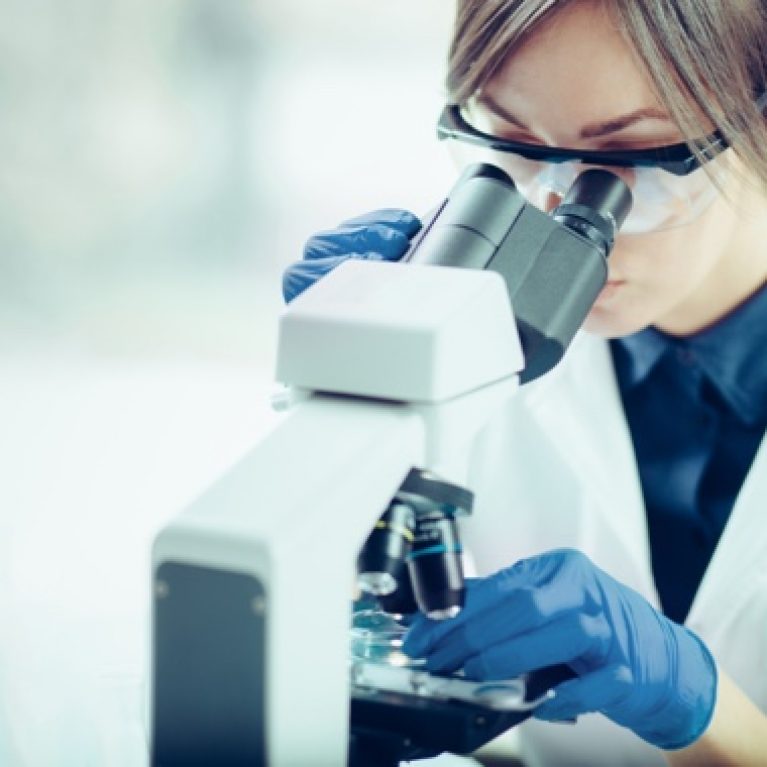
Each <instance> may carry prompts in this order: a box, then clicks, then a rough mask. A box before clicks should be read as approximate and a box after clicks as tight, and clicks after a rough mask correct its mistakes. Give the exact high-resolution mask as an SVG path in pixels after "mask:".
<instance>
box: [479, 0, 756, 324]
mask: <svg viewBox="0 0 767 767" xmlns="http://www.w3.org/2000/svg"><path fill="white" fill-rule="evenodd" d="M482 93H483V96H485V97H487V102H486V103H492V104H494V105H497V106H498V107H500V111H502V112H503V113H505V115H506V116H507V117H513V118H514V122H513V123H512V122H509V120H508V119H506V117H501V116H500V115H499V114H497V113H496V114H493V115H491V116H490V119H492V120H493V121H494V126H497V127H496V129H495V132H498V131H502V132H503V134H504V135H505V136H506V137H508V138H513V139H517V140H520V141H526V142H532V143H542V144H546V145H551V146H562V147H577V148H587V149H597V150H599V149H604V150H607V149H632V148H635V149H639V148H647V147H650V146H662V145H664V144H673V143H678V142H680V141H683V140H684V139H683V136H682V135H681V133H680V132H679V130H678V129H677V127H676V126H675V125H674V123H673V122H672V121H671V120H670V118H669V117H668V115H667V112H666V110H665V109H664V107H663V106H662V105H661V103H660V102H659V101H658V99H657V98H656V97H655V95H654V94H653V91H652V87H651V85H650V81H649V79H648V77H647V75H646V74H645V72H644V71H643V70H642V68H641V66H640V65H639V64H638V63H637V61H636V60H635V57H634V56H633V53H632V50H631V49H630V47H629V46H628V44H627V43H626V42H625V41H624V39H623V37H622V36H621V34H620V32H619V31H618V30H617V29H616V27H615V24H614V22H613V20H612V19H610V17H609V16H608V14H607V13H605V11H604V10H603V8H602V5H601V3H598V2H595V3H592V2H576V3H572V4H570V5H568V6H567V7H566V8H565V9H564V10H562V11H561V12H559V13H558V14H556V15H555V16H554V17H553V18H552V19H551V20H550V21H548V22H546V24H545V25H542V26H541V27H540V28H539V29H538V30H536V31H535V33H534V34H533V35H532V36H531V38H530V39H529V41H527V42H526V43H525V44H524V45H523V46H522V47H521V48H520V49H519V50H518V51H516V52H515V53H514V55H513V56H512V57H510V59H509V61H508V62H507V63H506V64H505V66H504V67H503V68H502V69H501V70H500V71H499V73H498V74H497V75H496V76H495V77H494V78H493V79H492V80H491V81H490V83H488V85H486V86H485V87H484V88H483V91H482ZM483 108H487V107H483ZM499 123H500V124H499ZM722 159H723V160H724V162H725V163H730V164H733V165H734V157H733V153H732V151H728V152H726V153H725V155H724V156H723V158H722ZM717 162H721V161H717ZM696 173H697V174H702V173H704V171H702V170H698V171H696ZM707 183H711V182H710V181H707ZM725 183H726V184H727V185H728V192H729V195H728V196H729V198H730V201H729V202H728V200H726V199H725V198H724V197H723V196H722V195H721V194H717V195H716V196H715V198H714V201H713V202H712V203H711V204H709V205H708V206H707V207H706V208H705V209H704V210H703V212H702V213H700V214H699V215H698V216H697V218H695V219H694V220H693V221H692V222H691V223H687V224H684V225H683V226H679V227H677V228H673V229H669V230H667V231H659V232H652V233H647V234H635V235H619V236H618V238H617V241H616V245H615V248H614V250H613V253H612V255H611V256H610V259H609V277H608V285H607V286H606V288H605V290H603V291H602V293H601V294H600V296H599V298H598V299H597V302H596V304H595V305H594V307H593V309H592V311H591V312H590V314H589V316H588V318H587V321H586V325H585V327H586V329H588V330H590V331H591V332H594V333H597V334H599V335H603V336H606V337H616V336H622V335H627V334H629V333H633V332H636V331H637V330H640V329H642V328H644V327H647V326H648V325H655V326H658V327H660V328H662V329H664V330H667V331H668V332H670V333H675V334H680V335H683V334H686V333H690V332H694V331H695V330H697V329H699V328H701V327H704V326H705V325H707V324H710V323H711V322H713V321H715V320H716V319H718V318H719V317H720V316H722V315H723V314H725V313H726V312H727V311H728V310H729V309H731V308H732V307H734V306H735V305H737V304H738V303H740V302H741V301H742V300H744V299H745V298H746V297H747V296H748V295H750V293H752V292H753V291H754V290H755V289H756V288H757V287H759V285H760V284H762V282H764V280H765V278H767V227H766V226H765V224H764V223H762V222H763V221H765V220H767V216H766V215H765V214H766V213H767V206H765V202H764V200H763V198H762V197H761V196H760V195H759V194H758V193H756V192H755V191H753V189H752V188H751V187H750V186H749V187H747V185H745V184H744V183H743V181H742V179H741V177H740V176H737V175H736V174H734V173H733V172H730V173H729V174H728V176H727V177H726V182H725ZM557 201H558V200H557V199H552V200H551V201H549V205H550V206H553V205H554V204H556V202H557Z"/></svg>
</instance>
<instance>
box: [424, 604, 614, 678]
mask: <svg viewBox="0 0 767 767" xmlns="http://www.w3.org/2000/svg"><path fill="white" fill-rule="evenodd" d="M611 639H612V633H611V631H610V629H609V627H608V625H607V623H606V622H605V621H604V620H603V619H602V618H601V616H592V615H585V614H583V613H568V614H565V615H562V616H560V617H557V618H555V619H554V620H552V621H550V622H548V623H546V624H545V625H543V626H541V627H540V628H538V629H535V630H533V631H530V632H529V633H527V634H522V635H520V636H515V637H513V638H511V639H506V640H504V641H501V642H499V643H497V644H494V645H492V646H488V647H486V648H485V649H483V650H482V651H480V652H479V653H476V654H474V655H473V657H470V658H467V659H466V660H465V663H464V665H463V669H464V672H465V674H466V676H467V677H469V678H470V679H478V680H486V679H511V678H513V677H517V676H519V675H520V674H525V673H527V672H530V671H536V670H537V669H541V668H545V667H546V666H553V665H555V664H558V663H575V662H578V664H579V665H580V664H581V663H584V662H585V663H587V664H588V665H589V666H593V665H594V664H598V663H600V662H601V661H602V659H603V658H604V657H606V655H607V652H608V649H609V645H610V641H611ZM434 657H435V658H436V656H434ZM430 660H431V659H430ZM427 667H428V666H427Z"/></svg>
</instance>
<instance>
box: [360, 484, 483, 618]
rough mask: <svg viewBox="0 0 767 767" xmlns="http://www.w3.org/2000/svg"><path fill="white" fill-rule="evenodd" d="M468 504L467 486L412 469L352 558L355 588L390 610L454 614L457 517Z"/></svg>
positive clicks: (458, 594)
mask: <svg viewBox="0 0 767 767" xmlns="http://www.w3.org/2000/svg"><path fill="white" fill-rule="evenodd" d="M472 504H473V495H472V493H470V492H469V491H468V490H466V489H464V488H462V487H459V486H458V485H452V484H450V483H449V482H444V481H442V480H440V479H437V478H436V477H434V476H433V475H431V474H429V473H428V472H425V471H422V470H420V469H413V470H411V471H410V473H409V474H408V476H407V477H406V478H405V481H404V482H403V484H402V486H401V487H400V489H399V491H398V492H397V494H396V495H395V497H394V499H393V500H392V502H391V503H390V504H389V507H388V508H387V509H386V511H385V512H384V513H383V515H382V516H381V518H380V519H379V521H378V522H377V523H376V525H375V527H374V528H373V531H372V532H371V533H370V535H369V536H368V539H367V541H366V542H365V545H364V546H363V547H362V550H361V552H360V554H359V557H358V558H357V573H358V575H357V584H358V586H359V588H360V589H361V590H362V591H364V592H365V593H367V594H370V595H372V596H375V597H376V598H377V599H378V602H379V604H380V605H381V607H382V609H383V610H385V611H386V612H389V613H403V614H407V613H413V612H416V611H417V610H420V611H421V612H423V613H424V614H425V615H427V616H428V617H429V618H432V619H433V620H442V619H445V618H452V617H453V616H455V615H457V614H458V613H459V612H460V610H461V608H462V607H463V599H464V582H463V566H462V563H461V555H462V553H463V550H462V547H461V542H460V539H459V537H458V527H457V524H456V517H457V516H460V515H464V514H469V513H470V512H471V508H472Z"/></svg>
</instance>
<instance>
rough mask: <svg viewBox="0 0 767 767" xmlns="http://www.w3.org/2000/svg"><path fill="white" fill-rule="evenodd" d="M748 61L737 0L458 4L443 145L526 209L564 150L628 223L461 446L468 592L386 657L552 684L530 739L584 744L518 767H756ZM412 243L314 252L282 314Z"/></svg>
mask: <svg viewBox="0 0 767 767" xmlns="http://www.w3.org/2000/svg"><path fill="white" fill-rule="evenodd" d="M765 41H767V8H764V7H763V5H762V3H761V2H758V1H757V0H740V1H739V2H732V3H730V2H728V3H700V2H697V1H696V0H647V2H641V3H638V2H633V0H612V1H608V0H605V1H601V2H600V1H599V0H577V1H573V0H570V1H568V0H560V2H553V1H552V0H516V1H514V0H481V1H480V0H460V2H459V3H458V12H457V18H456V25H455V36H454V40H453V44H452V47H451V57H450V69H449V75H448V91H449V100H450V103H451V104H453V105H455V108H453V109H448V110H447V111H446V113H445V115H443V121H442V129H443V133H444V134H447V135H450V136H452V137H454V138H456V139H458V143H461V142H463V143H467V144H468V143H470V142H475V143H477V142H479V143H480V144H481V143H482V134H491V135H493V136H496V137H498V138H500V139H503V142H500V143H499V142H496V144H497V145H498V146H496V148H495V149H493V150H492V151H491V152H490V158H491V159H492V161H494V162H496V163H498V164H499V165H502V166H505V167H507V169H508V170H509V172H510V173H511V175H512V176H513V177H514V178H515V180H516V181H517V184H518V186H519V187H520V189H521V190H522V191H523V192H524V193H525V194H526V195H527V196H528V198H529V199H530V200H531V201H532V202H534V203H535V204H537V205H539V206H541V207H545V208H549V207H551V206H553V205H555V204H556V203H557V201H558V199H559V198H560V195H561V193H562V191H563V189H564V188H566V186H567V184H568V183H569V182H570V181H571V180H572V177H574V175H575V173H577V172H578V171H579V170H581V169H582V168H583V167H584V165H583V164H580V165H579V164H577V163H572V162H571V163H565V164H562V163H561V162H554V160H561V159H562V156H561V155H562V153H560V156H557V153H556V150H559V149H561V148H569V149H576V150H579V152H581V153H582V152H583V151H588V152H590V154H587V155H586V157H585V158H582V159H587V160H588V164H589V165H595V166H599V165H604V166H607V167H608V168H610V169H613V170H614V171H615V172H617V173H618V174H619V175H621V176H622V177H624V178H625V179H626V180H627V183H629V185H630V186H631V187H632V189H633V192H634V197H635V206H634V210H633V212H632V216H631V217H630V218H629V220H628V221H627V223H626V226H625V228H624V232H623V233H622V234H621V235H619V237H618V239H617V243H616V247H615V250H614V251H613V254H612V255H611V257H610V262H609V279H608V285H607V286H606V288H605V289H604V290H603V292H602V293H601V294H600V296H599V298H598V299H597V302H596V304H595V305H594V307H593V309H592V311H591V313H590V315H589V317H588V319H587V321H586V325H585V329H586V330H587V331H588V333H586V334H582V335H581V337H579V339H577V340H576V342H575V343H574V344H573V346H572V347H571V349H570V351H569V353H568V355H567V356H566V358H565V360H564V361H563V362H562V363H561V364H560V365H559V366H558V367H557V368H556V369H555V370H554V371H553V372H552V373H551V374H550V375H548V376H546V377H545V378H543V379H542V380H541V381H540V382H537V383H535V384H532V385H530V386H528V387H526V389H524V390H523V392H522V395H521V396H519V397H517V398H516V399H515V400H514V401H513V402H512V403H511V404H510V405H509V407H508V408H507V410H506V411H505V412H504V413H503V414H501V415H500V416H499V417H498V418H497V419H496V420H495V421H494V422H493V424H492V425H491V426H490V427H489V428H488V429H487V430H486V431H485V432H484V433H483V435H482V437H481V438H480V440H479V442H478V444H477V448H476V450H475V452H474V456H475V467H474V471H473V481H472V488H473V489H474V490H475V491H476V493H477V499H478V505H479V508H477V509H476V512H475V515H474V518H473V521H472V523H471V525H472V526H469V527H468V528H467V531H466V539H467V541H468V543H469V546H470V549H471V550H472V553H473V555H474V557H475V559H476V561H477V566H478V568H479V570H480V572H481V573H482V574H486V575H488V577H486V578H483V579H480V580H478V581H477V582H475V583H473V584H472V587H471V589H470V592H469V594H468V597H467V605H466V608H465V609H464V611H463V613H462V614H461V615H460V616H459V617H458V618H456V619H454V620H452V621H447V622H444V623H441V624H435V623H431V622H429V621H426V620H425V619H419V620H418V621H416V624H415V625H414V626H413V628H412V629H411V632H410V635H409V637H408V641H407V643H406V648H405V649H406V650H407V651H409V652H411V653H412V654H415V655H423V656H425V657H426V658H427V659H428V664H429V668H431V669H433V670H437V671H450V670H454V669H458V668H463V669H464V671H465V673H466V674H467V675H469V676H472V677H475V678H478V679H494V678H503V677H505V676H511V675H514V674H519V673H523V672H526V671H530V670H532V669H535V668H539V667H542V666H546V665H550V664H553V663H560V662H563V663H568V664H569V665H570V666H571V668H572V669H573V670H574V672H575V673H576V675H577V677H576V679H574V680H572V681H568V682H565V683H563V684H562V685H560V686H559V687H558V688H557V689H556V694H555V696H554V698H553V699H552V700H550V701H548V702H547V703H545V704H544V705H543V706H541V707H540V708H539V709H538V710H537V711H536V718H537V719H546V720H572V719H574V718H576V717H580V718H579V719H578V723H577V724H576V725H575V726H574V727H569V728H568V727H553V726H552V725H550V724H548V723H543V722H541V721H535V720H532V721H530V722H528V723H526V724H524V725H522V726H521V727H520V728H519V731H520V735H521V738H522V742H523V748H524V752H525V756H526V760H527V761H528V762H529V763H530V764H539V763H540V764H552V765H560V764H588V765H596V764H610V765H618V764H635V765H649V764H655V763H659V764H662V763H664V759H665V760H667V761H669V762H671V763H672V764H674V765H687V764H690V765H692V764H695V765H698V764H707V763H710V764H754V765H756V764H764V763H765V760H766V759H767V716H765V713H764V712H765V711H767V567H765V563H766V562H767V520H765V518H764V506H765V504H764V500H763V499H764V498H766V497H767V495H765V494H767V455H765V451H764V450H762V451H761V454H760V453H759V446H760V443H761V441H762V437H763V435H764V432H765V427H766V426H767V355H765V353H764V351H763V350H764V348H765V342H767V289H765V288H764V285H765V282H766V281H767V215H765V214H766V213H767V197H765V192H764V190H765V189H766V188H767V152H765V151H764V150H763V148H764V147H767V126H766V125H765V119H764V117H763V115H762V107H763V103H764V101H765V99H763V98H761V97H762V96H763V94H764V89H765V85H764V84H765V83H767V78H766V77H765V69H766V67H765V47H766V46H765V44H764V43H765ZM486 143H487V142H486ZM680 143H686V144H687V146H688V147H689V150H690V151H689V152H687V155H688V157H687V158H686V159H684V158H683V160H679V158H680V156H681V155H680V153H679V147H678V146H676V148H675V149H674V150H668V149H666V148H667V147H669V146H675V145H678V144H680ZM525 145H526V146H525ZM727 147H729V148H727ZM541 148H543V149H541ZM659 148H660V151H659ZM544 149H545V150H546V151H544ZM548 150H551V151H548ZM639 150H641V151H640V153H639V154H632V152H637V151H639ZM684 153H685V152H682V154H684ZM564 154H565V155H566V152H565V153H564ZM574 154H575V155H578V153H577V152H576V153H574ZM672 160H674V162H676V163H677V166H678V164H679V162H681V164H682V166H684V167H683V168H682V170H689V171H690V172H688V173H682V174H681V175H678V173H679V171H680V168H679V167H676V166H675V167H672V165H673V163H672V162H671V161H672ZM418 228H419V222H418V221H417V220H416V219H415V217H414V216H412V215H411V214H408V213H407V212H404V211H382V212H379V213H377V214H371V215H369V216H367V217H362V218H359V219H354V220H352V221H351V222H347V224H346V225H344V226H342V227H340V228H339V229H337V230H334V231H332V232H327V233H324V234H321V235H318V236H317V237H315V238H313V239H312V240H311V241H310V242H309V243H308V245H307V249H306V253H305V259H304V261H302V262H301V263H299V264H296V265H294V266H293V267H291V268H290V269H289V270H288V271H287V272H286V277H285V294H286V297H287V298H288V299H291V298H292V297H294V296H295V295H297V293H299V292H300V291H301V290H302V289H303V288H305V287H306V286H308V285H309V284H311V283H312V282H313V281H314V280H316V279H317V278H318V277H320V276H321V275H322V274H324V273H326V272H327V271H328V270H329V269H331V268H333V266H335V265H336V264H337V263H339V262H340V261H342V260H344V259H346V258H349V257H357V258H387V259H391V260H394V259H397V258H399V257H400V256H401V255H402V254H403V253H404V251H405V249H406V248H407V245H408V242H409V238H410V237H412V235H413V234H414V233H415V231H417V229H418ZM607 339H612V340H609V341H608V340H607ZM563 497H568V498H569V499H570V501H569V502H568V503H567V504H566V506H567V507H566V508H563V502H562V499H563ZM560 547H567V548H566V549H562V548H560ZM517 560H519V561H517ZM515 561H516V564H515V565H513V566H512V567H510V568H509V567H508V565H509V563H511V562H515ZM503 568H506V569H503ZM496 571H499V572H496ZM492 573H495V574H492ZM491 574H492V575H491ZM594 712H600V713H594ZM637 736H638V737H637Z"/></svg>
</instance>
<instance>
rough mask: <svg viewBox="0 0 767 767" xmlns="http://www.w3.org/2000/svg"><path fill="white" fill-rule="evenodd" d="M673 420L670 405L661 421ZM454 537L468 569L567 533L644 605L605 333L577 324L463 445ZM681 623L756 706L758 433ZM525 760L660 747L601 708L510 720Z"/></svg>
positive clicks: (621, 760) (765, 509)
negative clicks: (465, 479) (469, 508)
mask: <svg viewBox="0 0 767 767" xmlns="http://www.w3.org/2000/svg"><path fill="white" fill-rule="evenodd" d="M658 428H669V429H671V428H673V413H670V414H669V422H668V425H665V424H659V425H658ZM471 487H472V488H473V489H474V490H475V492H476V502H475V511H474V514H473V516H472V518H471V519H470V520H469V521H467V524H466V525H465V527H464V540H465V542H466V544H467V548H468V550H469V551H470V552H471V554H472V559H473V560H474V561H475V563H476V567H477V570H478V572H479V574H480V575H486V574H490V573H492V572H494V571H495V570H498V569H500V568H503V567H507V566H508V565H510V564H511V563H513V562H514V561H516V560H517V559H520V558H522V557H527V556H531V555H534V554H537V553H541V552H544V551H547V550H549V549H553V548H557V547H574V548H578V549H580V550H581V551H583V552H585V553H586V554H588V555H589V556H590V557H591V558H592V560H593V561H594V562H595V563H596V564H598V565H599V566H600V567H602V568H603V569H604V570H606V571H607V572H609V573H610V574H611V575H613V576H614V577H615V578H617V579H618V580H619V581H621V582H623V583H625V584H626V585H628V586H631V587H632V588H633V589H635V590H636V591H638V592H639V593H640V594H642V595H643V596H644V597H645V598H646V599H647V600H648V601H649V602H650V603H651V604H652V605H653V606H655V607H658V606H659V601H658V595H657V591H656V589H655V585H654V583H653V579H652V572H651V566H650V555H649V545H648V535H647V527H646V517H645V509H644V504H643V499H642V493H641V487H640V481H639V476H638V473H637V468H636V463H635V458H634V453H633V447H632V444H631V438H630V435H629V431H628V426H627V424H626V420H625V417H624V414H623V408H622V404H621V401H620V394H619V391H618V387H617V383H616V380H615V375H614V372H613V368H612V361H611V358H610V352H609V348H608V345H607V343H606V342H605V341H603V340H601V339H597V338H595V337H593V336H589V335H586V334H581V335H580V336H579V337H578V338H577V339H576V341H575V342H574V343H573V345H572V347H571V349H570V351H569V352H568V354H567V357H566V358H565V360H563V362H562V363H561V364H560V365H559V366H558V368H556V369H555V370H554V371H553V372H552V373H550V374H549V375H548V376H546V377H545V378H543V379H541V380H540V381H539V382H535V383H533V384H530V385H528V386H527V387H524V388H523V389H522V390H521V391H520V393H519V394H518V395H517V396H516V397H515V398H514V399H513V400H512V401H511V402H510V403H509V404H508V405H507V406H506V407H505V409H504V410H503V411H502V412H501V413H499V414H498V416H497V417H495V418H494V419H493V421H492V423H491V424H490V425H489V426H488V427H487V428H486V429H485V430H484V431H483V432H482V434H481V435H480V437H479V439H478V440H477V444H476V448H475V450H474V454H473V459H472V469H471ZM686 625H687V626H689V627H690V628H691V629H692V630H693V631H695V632H697V634H698V635H699V636H700V637H702V638H703V640H704V641H705V642H706V643H707V644H708V646H709V648H710V649H711V651H712V653H713V654H714V656H715V657H716V659H717V662H718V664H719V666H720V667H721V668H722V669H724V670H725V671H726V672H727V673H728V674H729V675H730V676H731V677H732V678H733V679H734V680H735V682H736V683H737V684H738V685H739V686H740V687H741V688H742V689H743V690H744V691H745V692H746V694H747V695H749V696H750V697H751V699H752V700H753V701H754V702H755V703H756V705H757V706H759V707H760V708H761V709H762V710H763V711H767V447H765V441H763V442H762V446H761V448H760V451H759V452H758V454H757V456H756V459H755V461H754V464H753V465H752V467H751V470H750V472H749V474H748V476H747V478H746V481H745V484H744V486H743V488H742V489H741V492H740V495H739V496H738V499H737V502H736V504H735V506H734V508H733V510H732V513H731V515H730V519H729V521H728V523H727V525H726V527H725V529H724V532H723V534H722V538H721V540H720V542H719V545H718V547H717V548H716V550H715V552H714V555H713V558H712V560H711V562H710V565H709V567H708V570H707V571H706V573H705V576H704V578H703V581H702V583H701V585H700V588H699V589H698V592H697V594H696V596H695V600H694V602H693V604H692V607H691V610H690V614H689V617H688V619H687V623H686ZM518 733H519V737H520V742H521V744H522V751H523V755H524V757H525V759H526V764H529V765H530V767H537V765H547V766H549V767H564V766H565V765H584V766H585V765H588V766H589V767H596V766H598V765H609V766H610V767H621V766H623V765H636V767H651V765H655V764H659V765H660V764H665V761H664V760H663V757H662V753H661V752H660V751H658V750H657V749H654V748H652V747H651V746H649V745H648V744H646V743H645V742H644V741H642V740H640V739H639V738H637V737H636V736H634V735H633V733H631V732H630V731H628V730H625V729H623V728H620V727H618V726H617V725H614V724H612V723H611V722H610V721H608V720H607V719H606V718H605V717H602V716H601V715H597V714H590V715H586V716H583V717H581V718H580V719H579V721H578V724H576V725H564V724H548V723H544V722H538V721H535V720H531V721H529V722H527V723H525V724H523V725H522V726H520V727H519V728H518Z"/></svg>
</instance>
